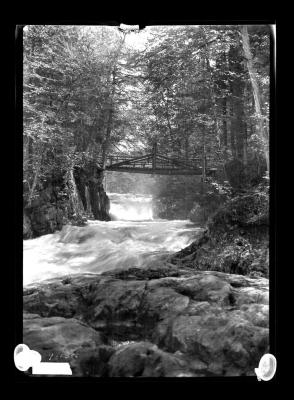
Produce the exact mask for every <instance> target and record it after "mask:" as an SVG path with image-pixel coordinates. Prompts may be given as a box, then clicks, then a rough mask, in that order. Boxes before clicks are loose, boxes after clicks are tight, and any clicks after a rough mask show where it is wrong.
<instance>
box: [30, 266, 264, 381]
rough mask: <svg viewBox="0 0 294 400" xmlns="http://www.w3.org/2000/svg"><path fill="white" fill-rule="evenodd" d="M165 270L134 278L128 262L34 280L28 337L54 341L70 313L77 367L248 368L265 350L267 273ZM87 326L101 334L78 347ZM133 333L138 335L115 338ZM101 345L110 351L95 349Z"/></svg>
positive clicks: (196, 372) (221, 371) (229, 371)
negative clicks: (119, 267) (120, 268)
mask: <svg viewBox="0 0 294 400" xmlns="http://www.w3.org/2000/svg"><path fill="white" fill-rule="evenodd" d="M167 270H168V269H166V270H165V273H164V277H158V276H156V277H154V275H152V274H153V272H152V271H151V272H150V275H149V277H148V278H147V276H148V274H147V275H146V279H145V280H143V279H137V278H138V276H137V275H136V274H137V271H135V275H136V276H135V278H136V279H131V277H132V276H133V275H132V274H134V270H133V269H131V271H126V272H125V274H122V275H117V271H116V272H114V273H111V274H102V275H94V274H81V275H72V276H71V277H70V278H68V277H61V278H55V279H51V280H48V281H46V282H43V283H40V284H36V285H30V286H29V287H26V288H25V289H24V301H23V304H24V311H25V312H26V314H25V315H26V317H25V325H24V327H25V329H26V336H25V337H26V338H27V339H28V340H29V343H32V345H33V344H34V343H38V340H39V341H40V343H43V344H44V339H43V336H44V338H45V340H46V342H47V343H48V346H49V349H51V350H52V349H55V348H57V346H58V342H59V341H60V339H59V338H60V329H61V327H62V326H65V327H67V325H66V322H67V321H69V322H70V325H69V327H70V329H69V327H68V328H65V332H66V334H65V336H66V335H69V336H66V337H67V338H68V341H71V339H70V338H71V336H70V334H72V335H73V337H78V339H77V342H76V341H75V339H73V349H71V351H72V354H74V355H76V356H77V358H74V357H73V358H72V362H73V363H74V364H73V365H75V371H76V373H77V374H80V375H83V374H85V375H89V376H92V375H93V376H108V374H110V376H117V375H119V374H122V375H121V376H147V375H148V374H150V375H149V376H200V375H201V374H204V375H205V376H206V375H209V374H211V375H230V376H233V375H244V374H245V375H247V374H249V375H250V373H251V372H250V371H252V369H254V368H255V367H256V365H258V362H259V359H260V358H261V356H262V355H263V354H264V353H265V352H267V351H268V343H269V331H268V313H269V309H268V300H269V299H268V280H267V279H266V278H249V277H247V276H241V275H230V274H226V273H224V272H217V271H195V270H192V269H190V270H189V269H186V270H183V269H181V268H179V269H178V272H179V274H180V275H179V276H174V275H173V268H171V269H170V272H171V276H166V274H167ZM158 275H160V273H158ZM118 276H121V278H120V279H119V278H118ZM150 276H153V277H154V279H149V278H150ZM123 278H126V279H123ZM41 317H43V318H41ZM64 317H66V318H64ZM46 324H47V325H46ZM48 324H49V325H48ZM54 325H56V327H57V328H56V329H55V328H54ZM84 329H86V330H87V329H90V331H87V332H88V333H87V335H90V337H92V336H91V335H92V334H93V335H94V336H95V335H97V336H95V338H96V339H97V340H98V344H97V343H96V342H95V345H94V344H93V346H92V347H91V346H90V347H89V348H88V349H83V348H82V349H80V352H78V345H79V344H80V345H82V342H83V341H85V342H86V343H87V342H88V340H89V337H88V339H86V338H85V335H86V331H83V330H84ZM80 332H82V333H81V335H80ZM83 332H85V334H84V333H83ZM98 332H99V333H98ZM94 336H93V340H94ZM36 338H37V339H36ZM98 338H99V339H98ZM36 340H37V342H36ZM129 341H135V343H127V344H126V345H122V346H120V347H119V348H117V345H115V344H113V343H115V342H129ZM29 343H28V344H29ZM61 343H62V346H66V345H68V344H66V343H65V341H64V340H63V341H62V340H61ZM138 343H140V345H139V344H138ZM142 343H143V344H142ZM146 343H148V344H146ZM102 345H103V346H106V349H108V353H107V351H106V353H107V354H108V355H107V356H102V353H101V351H102V350H101V349H100V350H99V349H98V348H99V347H100V346H102ZM32 348H33V349H34V346H33V347H32ZM43 350H44V351H45V350H46V349H43ZM60 351H61V353H62V354H65V352H64V350H63V349H61V350H60ZM112 351H115V352H114V353H113V354H112ZM51 352H52V351H51ZM67 354H68V356H69V357H70V355H69V354H70V352H68V353H67ZM103 357H104V358H103ZM107 357H111V358H109V359H108V358H107ZM81 360H83V361H81ZM110 360H111V362H110ZM126 360H129V361H128V362H127V361H126ZM193 365H194V366H193ZM178 374H179V375H178ZM181 374H182V375H181ZM189 374H190V375H189Z"/></svg>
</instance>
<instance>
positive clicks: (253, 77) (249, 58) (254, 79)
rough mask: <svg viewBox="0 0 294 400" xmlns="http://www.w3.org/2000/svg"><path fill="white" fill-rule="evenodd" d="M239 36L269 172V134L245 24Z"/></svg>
mask: <svg viewBox="0 0 294 400" xmlns="http://www.w3.org/2000/svg"><path fill="white" fill-rule="evenodd" d="M241 36H242V44H243V49H244V55H245V58H246V64H247V68H248V73H249V76H250V81H251V85H252V90H253V95H254V103H255V110H256V115H257V120H258V134H259V136H260V139H261V141H262V143H263V150H264V154H265V159H266V164H267V170H268V172H269V170H270V165H269V135H268V131H267V129H266V127H265V126H264V125H265V124H264V120H265V117H264V116H263V112H262V105H261V95H260V90H259V85H258V81H257V77H256V75H257V72H256V70H255V67H254V65H253V60H252V54H251V49H250V43H249V35H248V29H247V26H246V25H243V26H242V27H241Z"/></svg>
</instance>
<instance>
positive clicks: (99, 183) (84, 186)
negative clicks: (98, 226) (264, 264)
mask: <svg viewBox="0 0 294 400" xmlns="http://www.w3.org/2000/svg"><path fill="white" fill-rule="evenodd" d="M74 179H75V183H76V187H77V191H78V193H79V196H80V199H81V201H82V204H83V207H84V210H85V211H87V212H88V213H92V214H93V217H94V218H95V219H98V220H100V221H110V215H109V209H110V202H109V198H108V196H107V195H106V192H105V190H104V188H103V171H102V170H100V169H99V168H97V167H96V166H95V165H88V166H87V167H80V168H75V170H74Z"/></svg>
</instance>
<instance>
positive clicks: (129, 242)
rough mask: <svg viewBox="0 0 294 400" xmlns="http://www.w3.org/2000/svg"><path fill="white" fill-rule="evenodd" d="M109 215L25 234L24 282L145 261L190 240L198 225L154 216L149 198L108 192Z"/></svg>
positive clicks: (143, 262) (185, 244) (135, 264)
mask: <svg viewBox="0 0 294 400" xmlns="http://www.w3.org/2000/svg"><path fill="white" fill-rule="evenodd" d="M108 196H109V198H110V204H111V205H110V214H111V217H112V221H110V222H104V221H88V225H87V226H85V227H77V226H71V225H67V226H64V227H63V229H62V230H61V231H59V232H55V233H53V234H49V235H44V236H41V237H39V238H36V239H29V240H24V244H23V284H24V285H28V284H30V283H33V282H39V281H41V280H44V279H48V278H53V277H55V276H63V275H71V274H74V273H81V272H88V273H101V272H103V271H107V270H111V269H114V268H129V267H134V266H137V267H143V266H147V265H152V264H154V263H156V262H159V260H160V259H162V258H164V257H166V256H167V255H168V254H171V253H173V252H176V251H178V250H180V249H181V248H183V247H185V246H188V245H189V244H190V243H191V242H192V241H193V239H194V238H195V234H196V231H197V230H198V228H197V227H195V225H194V224H192V223H191V222H189V221H183V220H177V221H175V220H174V221H168V220H155V219H153V218H152V198H151V197H146V196H140V195H129V194H116V193H110V194H109V193H108Z"/></svg>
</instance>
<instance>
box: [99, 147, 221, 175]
mask: <svg viewBox="0 0 294 400" xmlns="http://www.w3.org/2000/svg"><path fill="white" fill-rule="evenodd" d="M203 164H204V163H203V162H202V160H201V158H193V159H189V160H188V161H187V160H183V159H180V158H174V157H167V156H165V155H164V154H161V153H160V152H158V149H157V144H156V143H155V144H154V145H153V149H152V152H151V153H148V154H145V155H141V156H137V157H133V158H130V157H128V156H122V155H120V156H109V157H108V158H107V162H106V165H105V169H106V170H107V171H117V172H129V173H137V174H138V173H139V174H157V175H203ZM205 170H206V175H208V176H209V175H214V174H215V173H216V168H207V163H205Z"/></svg>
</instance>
